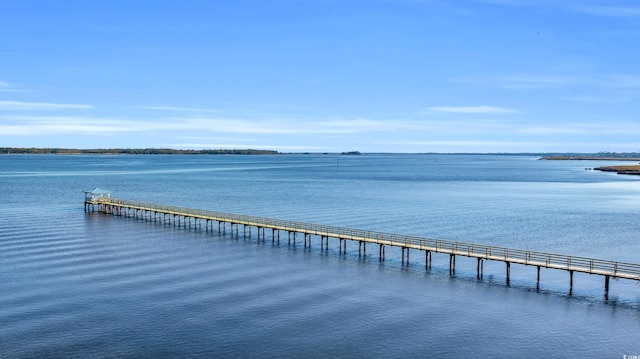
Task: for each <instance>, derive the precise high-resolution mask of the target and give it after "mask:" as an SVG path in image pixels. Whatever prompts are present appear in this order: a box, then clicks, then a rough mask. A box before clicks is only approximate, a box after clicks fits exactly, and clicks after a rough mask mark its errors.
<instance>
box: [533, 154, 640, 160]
mask: <svg viewBox="0 0 640 359" xmlns="http://www.w3.org/2000/svg"><path fill="white" fill-rule="evenodd" d="M634 155H637V154H634ZM541 159H542V160H548V161H640V156H638V157H623V156H592V155H577V156H545V157H542V158H541Z"/></svg>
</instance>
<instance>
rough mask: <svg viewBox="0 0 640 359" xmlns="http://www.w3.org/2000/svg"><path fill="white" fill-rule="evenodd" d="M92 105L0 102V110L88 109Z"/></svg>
mask: <svg viewBox="0 0 640 359" xmlns="http://www.w3.org/2000/svg"><path fill="white" fill-rule="evenodd" d="M88 108H93V106H92V105H77V104H66V103H49V102H24V101H0V110H9V111H13V110H64V109H88Z"/></svg>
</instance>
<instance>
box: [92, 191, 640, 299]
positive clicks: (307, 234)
mask: <svg viewBox="0 0 640 359" xmlns="http://www.w3.org/2000/svg"><path fill="white" fill-rule="evenodd" d="M86 193H90V192H86ZM84 209H85V211H91V212H93V211H96V210H97V211H98V212H102V213H106V214H113V215H121V216H129V217H135V218H142V219H147V220H152V221H162V222H164V223H173V224H176V225H180V226H185V227H187V226H189V227H191V226H193V227H194V228H202V225H203V223H204V226H205V229H206V230H213V228H214V225H215V224H217V226H218V230H219V231H222V230H224V231H226V227H227V224H228V225H229V226H230V230H231V231H233V230H234V227H235V231H236V233H238V232H239V227H240V225H242V226H243V231H244V234H245V235H246V231H247V228H248V229H249V234H251V228H252V227H256V228H257V231H258V238H260V236H262V238H265V229H271V231H272V233H271V239H272V241H275V240H280V232H281V231H284V232H287V234H288V241H289V242H291V240H293V241H294V242H295V241H296V235H297V234H302V235H303V236H304V244H305V246H307V245H309V246H311V239H312V236H318V237H320V247H321V248H323V249H328V246H329V238H334V239H338V240H339V246H340V247H339V248H340V253H341V254H342V253H346V250H347V246H346V243H347V241H348V240H349V241H356V242H358V244H359V245H358V251H359V253H360V254H362V253H363V252H364V255H366V250H367V247H366V246H367V244H368V243H370V244H376V245H378V255H379V259H380V261H383V260H384V259H385V247H386V246H393V247H398V248H401V250H402V262H403V263H404V261H405V258H406V260H407V263H408V260H409V250H410V249H414V250H418V251H423V252H424V253H425V266H426V268H430V266H431V257H432V253H434V252H435V253H442V254H448V255H449V271H450V272H451V273H454V272H455V264H456V256H465V257H469V258H476V259H477V277H478V279H481V278H482V276H483V261H485V260H492V261H500V262H504V263H505V265H506V282H507V284H509V282H510V276H511V275H510V273H511V264H512V263H515V264H522V265H527V266H535V267H537V282H536V283H537V286H538V288H539V285H540V268H551V269H558V270H564V271H568V272H569V275H570V287H569V288H570V289H569V293H570V294H571V293H572V292H573V273H574V272H580V273H588V274H596V275H601V276H604V278H605V298H608V294H609V280H610V278H624V279H631V280H637V281H640V264H633V263H623V262H615V261H607V260H600V259H594V258H584V257H575V256H568V255H562V254H553V253H544V252H535V251H526V250H519V249H511V248H503V247H495V246H487V245H481V244H472V243H463V242H453V241H446V240H438V239H429V238H422V237H416V236H410V235H402V234H391V233H382V232H375V231H366V230H360V229H351V228H344V227H334V226H327V225H319V224H312V223H304V222H295V221H286V220H279V219H272V218H265V217H255V216H247V215H239V214H232V213H223V212H216V211H207V210H200V209H191V208H183V207H175V206H167V205H160V204H154V203H146V202H137V201H129V200H122V199H113V198H110V197H109V196H91V197H89V196H88V197H86V198H85V203H84Z"/></svg>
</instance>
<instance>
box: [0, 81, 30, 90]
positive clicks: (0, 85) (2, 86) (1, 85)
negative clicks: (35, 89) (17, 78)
mask: <svg viewBox="0 0 640 359" xmlns="http://www.w3.org/2000/svg"><path fill="white" fill-rule="evenodd" d="M0 92H27V91H26V90H24V89H21V88H18V87H16V86H15V85H13V84H11V83H9V82H6V81H0Z"/></svg>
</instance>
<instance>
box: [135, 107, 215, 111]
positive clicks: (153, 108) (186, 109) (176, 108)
mask: <svg viewBox="0 0 640 359" xmlns="http://www.w3.org/2000/svg"><path fill="white" fill-rule="evenodd" d="M134 108H140V109H143V110H152V111H173V112H221V111H220V110H215V109H209V108H197V107H179V106H136V107H134Z"/></svg>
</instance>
